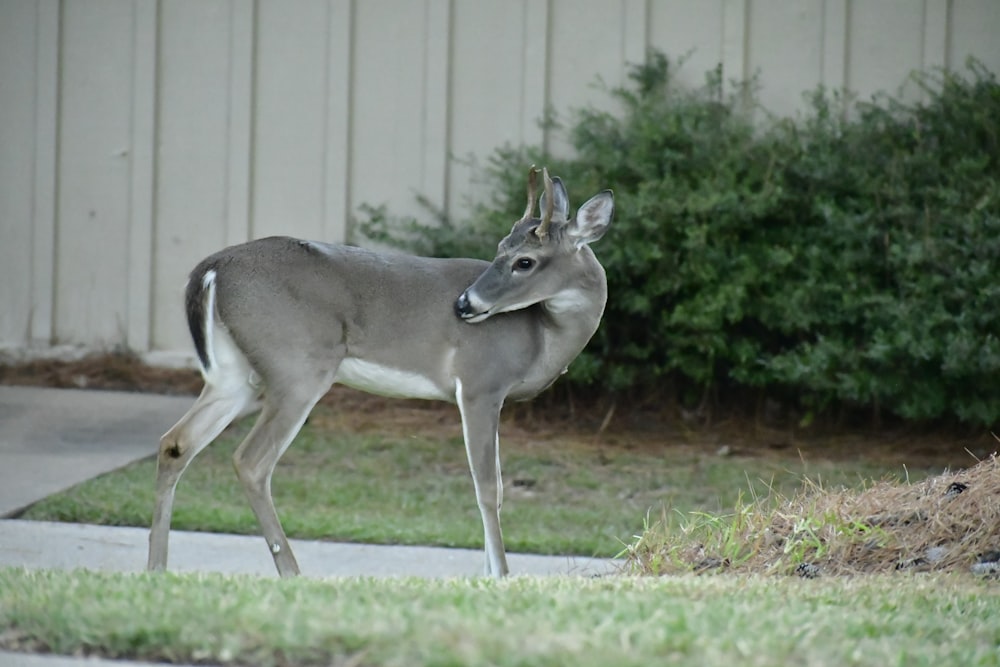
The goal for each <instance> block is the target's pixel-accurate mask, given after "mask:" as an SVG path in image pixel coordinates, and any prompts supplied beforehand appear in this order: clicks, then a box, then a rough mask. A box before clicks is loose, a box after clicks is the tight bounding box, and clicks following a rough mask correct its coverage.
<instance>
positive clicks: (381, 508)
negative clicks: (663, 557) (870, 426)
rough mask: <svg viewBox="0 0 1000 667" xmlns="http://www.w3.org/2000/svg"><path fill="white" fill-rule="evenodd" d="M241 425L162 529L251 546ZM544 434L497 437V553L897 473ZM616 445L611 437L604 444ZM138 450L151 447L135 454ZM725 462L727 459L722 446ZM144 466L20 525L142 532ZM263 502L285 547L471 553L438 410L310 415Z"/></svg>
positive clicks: (463, 472) (586, 547)
mask: <svg viewBox="0 0 1000 667" xmlns="http://www.w3.org/2000/svg"><path fill="white" fill-rule="evenodd" d="M250 423H251V422H250V421H249V420H248V421H244V422H242V423H239V424H237V425H235V426H234V427H232V428H231V429H230V430H229V431H228V432H227V433H226V434H224V436H223V437H222V438H220V440H219V441H218V442H216V443H215V444H214V445H213V446H212V447H210V448H208V449H207V450H206V451H205V452H203V453H202V454H201V455H200V456H199V457H198V458H197V459H196V460H195V461H194V462H193V463H192V464H191V466H190V468H189V469H188V471H187V472H186V473H185V475H184V477H183V478H182V479H181V482H180V485H179V487H178V492H177V501H176V506H175V514H174V521H173V527H174V528H178V529H187V530H201V531H217V532H226V533H248V534H256V533H257V530H258V529H257V523H256V520H255V518H254V516H253V514H252V513H251V511H250V508H249V506H248V504H247V502H246V500H245V498H244V496H243V491H242V489H241V488H240V487H239V485H238V482H237V480H236V476H235V474H234V472H233V469H232V463H231V457H232V452H233V450H234V449H235V447H236V445H237V444H238V443H239V441H240V439H241V438H242V437H243V436H244V435H245V434H246V432H247V430H248V428H249V425H250ZM547 428H548V431H547V432H539V430H538V429H528V428H523V427H520V426H518V425H517V424H516V423H515V424H506V425H505V426H504V427H503V428H502V429H501V455H502V462H503V473H504V481H505V493H504V506H503V524H504V537H505V540H506V543H507V548H508V550H510V551H520V552H533V553H547V554H575V555H586V556H590V555H599V556H611V555H614V554H616V553H619V552H620V551H621V550H622V549H623V546H624V545H625V544H627V543H629V542H631V541H632V539H633V536H634V535H636V534H637V533H639V532H641V531H642V528H643V525H644V521H645V519H646V516H647V513H650V514H652V515H653V516H654V517H659V516H661V515H662V514H663V510H664V508H667V509H669V510H672V511H668V512H667V516H668V517H674V516H679V515H683V514H684V513H687V512H690V511H696V510H699V511H709V512H717V511H720V510H724V509H728V508H731V507H733V505H734V504H735V503H736V501H737V498H738V497H739V496H740V495H741V494H742V495H743V496H744V497H748V496H750V495H753V494H757V495H767V493H768V491H769V487H770V488H773V489H774V490H776V491H779V492H781V493H790V492H792V491H793V490H794V489H795V488H797V487H798V486H799V485H800V483H801V481H802V477H803V475H807V476H809V477H810V478H811V479H813V480H817V479H818V480H822V482H823V483H824V484H826V485H841V484H848V485H856V484H859V483H860V482H861V480H862V479H871V478H881V477H883V476H885V475H886V474H894V475H903V474H908V475H909V476H910V478H911V479H919V478H922V477H924V476H926V475H927V474H932V473H938V472H940V471H941V465H940V464H926V465H923V466H920V465H917V466H911V467H909V468H907V469H906V470H904V468H903V466H902V465H901V464H900V463H898V462H897V461H886V460H884V459H882V460H876V461H870V460H869V461H866V460H863V459H859V458H858V457H856V456H855V457H850V458H844V457H835V458H828V455H830V454H831V452H829V451H826V450H824V449H823V448H821V447H819V446H815V445H810V446H808V447H806V449H805V450H803V451H802V452H799V451H797V448H795V447H789V448H786V449H784V450H782V451H780V452H778V453H777V454H776V453H774V452H773V451H771V450H770V449H768V448H767V447H760V448H739V447H738V448H735V450H734V451H735V452H736V453H735V454H732V455H727V456H720V455H719V454H718V450H719V444H718V443H717V442H706V441H703V440H699V439H698V438H694V437H684V436H683V434H680V435H678V434H666V435H661V436H657V435H655V434H653V435H651V434H648V433H647V434H644V435H641V436H635V435H634V434H619V435H617V436H616V435H615V434H613V433H612V434H606V436H605V437H602V438H600V439H598V438H595V437H594V436H593V433H592V432H590V433H581V432H579V431H577V432H565V431H561V430H560V429H558V428H553V427H547ZM616 438H617V439H616ZM153 446H154V443H151V449H152V448H153ZM731 449H733V448H731ZM154 479H155V461H153V460H152V459H150V460H146V461H142V462H139V463H137V464H135V465H132V466H129V467H127V468H125V469H123V470H119V471H116V472H113V473H110V474H108V475H105V476H103V477H100V478H98V479H95V480H92V481H89V482H86V483H84V484H81V485H80V486H78V487H76V488H74V489H72V490H70V491H68V492H66V493H62V494H59V495H56V496H53V497H51V498H48V499H46V500H44V501H42V502H40V503H38V504H37V505H35V506H33V507H31V508H30V509H29V510H28V511H27V512H26V513H25V514H24V515H23V518H27V519H36V520H54V521H72V522H86V523H100V524H112V525H129V526H148V525H149V522H150V517H151V513H152V506H153V487H154ZM273 492H274V497H275V504H276V505H277V508H278V512H279V514H280V515H281V518H282V522H283V524H284V526H285V529H286V531H287V533H288V534H289V536H290V537H297V538H306V539H330V540H343V541H357V542H371V543H388V544H426V545H443V546H462V547H481V546H482V527H481V523H480V517H479V511H478V509H477V507H476V502H475V497H474V494H473V487H472V479H471V476H470V475H469V471H468V465H467V463H466V458H465V450H464V447H463V444H462V439H461V431H460V427H459V424H458V418H457V413H456V414H455V415H452V414H451V412H449V411H448V410H447V409H444V410H442V409H439V408H430V409H428V408H423V409H420V408H409V407H406V406H405V405H404V407H403V408H398V409H396V411H395V412H393V411H392V410H391V409H390V410H389V411H379V410H376V411H373V412H371V413H364V411H363V410H361V411H355V413H354V414H347V413H345V412H344V411H343V410H340V411H338V410H337V409H335V408H333V407H331V406H329V405H320V406H319V407H318V408H317V409H316V410H315V411H314V413H313V415H312V417H311V418H310V421H309V423H308V424H307V425H306V426H305V428H304V429H303V430H302V432H301V434H300V435H299V437H298V438H297V439H296V441H295V442H294V443H293V445H292V446H291V447H290V448H289V450H288V451H287V452H286V453H285V455H284V457H283V458H282V459H281V462H280V463H279V465H278V468H277V470H276V472H275V475H274V482H273Z"/></svg>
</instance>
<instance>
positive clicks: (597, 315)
mask: <svg viewBox="0 0 1000 667" xmlns="http://www.w3.org/2000/svg"><path fill="white" fill-rule="evenodd" d="M586 250H588V251H589V248H588V249H586ZM607 296H608V286H607V278H606V277H605V274H604V268H603V267H602V266H601V265H600V264H599V263H598V262H597V260H596V258H595V259H594V260H593V269H592V270H591V271H589V272H588V273H587V274H586V276H585V279H584V280H582V281H581V282H580V283H579V285H578V286H574V287H572V288H569V289H566V290H564V291H563V292H561V293H559V294H557V295H556V296H555V297H552V298H550V299H548V300H546V301H544V302H543V303H542V304H541V310H542V312H543V313H544V317H543V333H542V335H543V337H544V347H543V349H544V352H543V358H542V359H540V360H539V362H540V363H539V366H538V370H539V371H540V372H539V375H545V376H547V381H546V383H545V386H548V384H551V383H552V382H553V381H555V379H556V378H558V377H559V375H561V374H562V373H564V372H565V371H566V369H567V368H568V367H569V364H570V363H571V362H572V361H573V359H575V358H576V357H577V355H579V354H580V352H581V351H582V350H583V348H584V347H585V346H586V345H587V343H588V342H589V341H590V339H591V338H592V337H593V335H594V333H595V332H596V331H597V327H598V326H599V325H600V323H601V316H602V315H603V314H604V306H605V304H606V303H607Z"/></svg>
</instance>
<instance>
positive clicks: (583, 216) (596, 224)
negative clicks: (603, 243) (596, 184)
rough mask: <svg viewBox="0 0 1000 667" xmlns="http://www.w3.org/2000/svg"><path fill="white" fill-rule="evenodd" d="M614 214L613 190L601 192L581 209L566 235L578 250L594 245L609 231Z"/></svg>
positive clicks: (568, 226) (567, 228) (567, 227)
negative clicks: (589, 244)
mask: <svg viewBox="0 0 1000 667" xmlns="http://www.w3.org/2000/svg"><path fill="white" fill-rule="evenodd" d="M614 213H615V196H614V194H612V192H611V190H605V191H604V192H599V193H597V194H596V195H594V196H593V197H591V198H590V199H588V200H587V201H586V203H584V205H583V206H581V207H580V209H579V210H578V211H577V212H576V217H575V218H574V219H573V222H571V223H570V224H569V225H567V226H566V233H567V235H568V236H569V237H570V238H571V239H572V240H573V243H575V244H576V247H577V248H580V247H582V246H585V245H587V244H588V243H593V242H594V241H597V240H598V239H600V238H601V237H602V236H604V232H606V231H608V225H610V224H611V216H613V215H614Z"/></svg>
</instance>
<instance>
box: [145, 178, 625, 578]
mask: <svg viewBox="0 0 1000 667" xmlns="http://www.w3.org/2000/svg"><path fill="white" fill-rule="evenodd" d="M537 172H538V170H537V169H536V168H535V167H534V165H532V167H531V169H530V170H529V172H528V186H527V191H528V195H527V205H526V207H525V211H524V215H523V216H522V217H521V218H520V220H518V221H516V222H515V223H514V226H513V227H512V228H511V231H510V233H509V234H508V235H507V236H506V237H505V238H504V239H503V240H501V241H500V243H499V245H498V246H497V254H496V257H495V258H494V259H493V261H492V262H487V261H483V260H477V259H459V258H428V257H416V256H411V255H406V254H403V253H393V252H380V251H375V250H368V249H362V248H359V247H356V246H352V245H346V244H328V243H321V242H316V241H306V240H300V239H295V238H290V237H269V238H263V239H257V240H252V241H249V242H246V243H243V244H240V245H234V246H230V247H228V248H225V249H223V250H221V251H219V252H217V253H215V254H213V255H210V256H209V257H207V258H206V259H204V260H202V261H201V262H200V263H199V264H198V265H197V266H196V267H195V269H194V270H193V271H192V272H191V274H190V277H189V280H188V283H187V286H186V288H185V310H186V315H187V323H188V328H189V330H190V334H191V338H192V341H193V343H194V347H195V352H196V353H197V361H198V364H199V366H200V370H201V374H202V377H203V379H204V387H203V389H202V391H201V394H200V395H199V396H198V398H197V399H196V400H195V403H194V405H193V406H192V407H191V409H190V410H189V411H188V412H187V413H186V414H185V415H184V416H183V417H181V419H180V421H178V422H177V423H176V424H175V425H174V426H173V427H171V428H170V430H169V431H167V432H166V434H164V435H163V437H162V438H161V439H160V443H159V449H158V453H157V466H156V469H157V471H156V492H155V504H154V508H153V518H152V524H151V527H150V532H149V554H148V562H147V568H148V569H149V570H153V571H156V570H165V569H166V567H167V551H168V538H169V532H170V521H171V514H172V509H173V503H174V494H175V490H176V487H177V483H178V481H179V479H180V477H181V475H182V474H183V472H184V470H185V469H186V468H187V466H188V464H190V463H191V461H192V459H194V457H195V456H196V455H197V454H198V453H199V452H200V451H202V450H203V449H204V448H205V447H207V446H208V445H209V444H211V443H212V441H214V440H215V439H216V438H217V437H218V436H219V435H220V434H221V433H222V431H223V430H224V429H225V428H226V427H227V426H228V425H229V424H230V423H232V422H233V421H234V420H236V419H238V418H240V417H242V416H245V415H248V414H252V413H254V412H255V411H258V410H259V413H260V414H259V415H258V417H257V419H256V422H255V423H254V425H253V427H252V428H251V429H250V431H249V433H248V434H247V436H246V438H245V439H244V440H243V441H242V443H241V444H240V445H239V446H238V447H237V449H236V451H235V452H234V454H233V464H234V467H235V469H236V476H237V478H238V480H239V482H240V484H241V486H242V487H243V489H244V491H245V494H246V497H247V499H248V501H249V504H250V507H251V508H252V510H253V512H254V515H255V516H256V518H257V522H258V524H259V527H260V530H261V533H262V535H263V537H264V539H265V540H266V542H267V546H268V548H269V550H270V553H271V555H272V557H273V559H274V565H275V567H276V568H277V571H278V574H279V576H281V577H288V576H293V575H297V574H299V566H298V563H297V561H296V559H295V556H294V554H293V553H292V549H291V547H290V546H289V543H288V539H287V538H286V536H285V532H284V529H283V528H282V525H281V522H280V520H279V518H278V515H277V513H276V511H275V506H274V501H273V498H272V496H271V476H272V474H273V472H274V468H275V465H276V464H277V462H278V460H279V458H281V456H282V454H284V452H285V451H286V449H287V448H288V447H289V445H290V444H291V443H292V440H293V439H294V438H295V436H296V434H297V433H298V432H299V430H300V429H301V427H302V426H303V424H304V423H305V421H306V418H307V417H308V415H309V414H310V412H311V411H312V409H313V407H314V406H315V405H316V403H317V402H318V401H319V400H320V398H322V397H323V395H324V394H326V392H327V391H328V390H329V389H330V388H331V386H332V385H333V384H334V383H341V384H344V385H347V386H351V387H354V388H357V389H360V390H363V391H366V392H370V393H375V394H380V395H383V396H390V397H406V398H420V399H432V400H440V401H447V402H451V403H453V404H456V405H457V406H458V412H459V416H460V418H461V424H462V437H463V440H464V442H465V451H466V455H467V457H468V464H469V468H470V471H471V473H472V481H473V486H474V488H475V495H476V501H477V503H478V507H479V511H480V514H481V516H482V523H483V532H484V541H485V554H486V564H485V568H484V572H485V575H486V576H493V577H498V578H499V577H503V576H506V575H507V574H508V566H507V555H506V551H505V549H504V543H503V536H502V533H501V530H500V508H501V505H502V503H503V481H502V479H501V474H500V452H499V445H500V441H499V433H498V430H499V424H500V411H501V408H502V407H503V405H504V402H505V401H506V400H507V399H511V400H525V399H529V398H532V397H534V396H536V395H537V394H539V393H540V392H541V391H542V390H544V389H546V388H547V387H548V386H549V385H551V384H552V383H553V382H554V381H555V380H556V379H557V378H558V377H559V376H560V375H561V374H563V373H565V372H566V370H567V367H568V366H569V364H570V362H572V361H573V360H574V359H575V358H576V357H577V355H578V354H579V353H580V352H581V351H582V350H583V348H584V346H585V345H586V344H587V342H588V341H589V340H590V339H591V337H592V336H593V335H594V333H595V332H596V331H597V328H598V325H599V324H600V322H601V317H602V316H603V313H604V308H605V304H606V302H607V295H608V288H607V277H606V275H605V271H604V268H603V267H602V266H601V264H600V262H599V261H598V260H597V257H596V256H595V255H594V252H593V251H592V250H591V248H590V244H591V243H593V242H594V241H597V240H599V239H600V238H601V237H602V236H603V235H604V233H605V231H606V230H607V229H608V226H609V225H610V223H611V219H612V216H613V213H614V196H613V193H612V192H611V190H605V191H603V192H600V193H598V194H596V195H594V196H593V197H591V198H590V199H589V200H587V202H585V203H584V204H583V205H582V206H581V207H580V208H579V209H578V210H577V212H576V215H575V216H574V217H572V218H570V216H569V198H568V196H567V194H566V188H565V187H564V185H563V183H562V181H561V180H560V179H559V178H551V177H550V176H549V173H548V170H547V169H543V170H542V174H543V183H544V192H543V193H542V194H541V196H540V198H539V200H538V205H539V209H540V211H539V212H540V214H541V217H540V218H536V217H534V210H535V208H534V207H535V197H536V195H537Z"/></svg>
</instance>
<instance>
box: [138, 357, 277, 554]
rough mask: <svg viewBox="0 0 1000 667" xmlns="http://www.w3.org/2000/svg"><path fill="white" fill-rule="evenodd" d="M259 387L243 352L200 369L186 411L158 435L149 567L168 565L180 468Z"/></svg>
mask: <svg viewBox="0 0 1000 667" xmlns="http://www.w3.org/2000/svg"><path fill="white" fill-rule="evenodd" d="M259 393H260V391H259V389H258V388H257V386H256V383H255V382H254V378H253V372H252V371H251V369H250V366H249V364H248V363H247V362H246V359H245V358H242V356H238V357H233V358H230V359H225V360H223V363H221V364H220V365H219V366H218V367H217V368H214V369H211V370H210V371H206V372H205V387H204V388H203V389H202V392H201V395H200V396H198V399H197V400H196V401H195V403H194V405H193V406H191V409H190V410H188V411H187V414H185V415H184V416H183V417H181V419H180V421H178V422H177V423H176V424H174V426H173V427H172V428H171V429H170V430H169V431H167V432H166V433H165V434H164V435H163V437H162V438H160V449H159V454H158V456H157V460H156V501H155V504H154V506H153V521H152V525H151V527H150V531H149V558H148V561H147V564H146V567H147V568H148V569H150V570H164V569H166V567H167V545H168V540H169V535H170V519H171V517H172V515H173V506H174V493H175V491H176V489H177V482H178V481H179V480H180V478H181V475H182V474H183V473H184V470H185V469H187V467H188V465H189V464H190V463H191V461H192V460H193V459H194V457H195V456H197V455H198V453H199V452H200V451H201V450H203V449H204V448H205V447H207V446H208V445H209V444H211V443H212V441H213V440H215V439H216V438H217V437H218V436H219V434H220V433H222V431H223V430H224V429H225V428H226V427H227V426H229V424H231V423H232V422H233V420H235V419H236V418H238V417H240V416H242V415H244V414H249V413H250V412H252V411H254V410H255V409H256V399H257V396H258V395H259Z"/></svg>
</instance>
